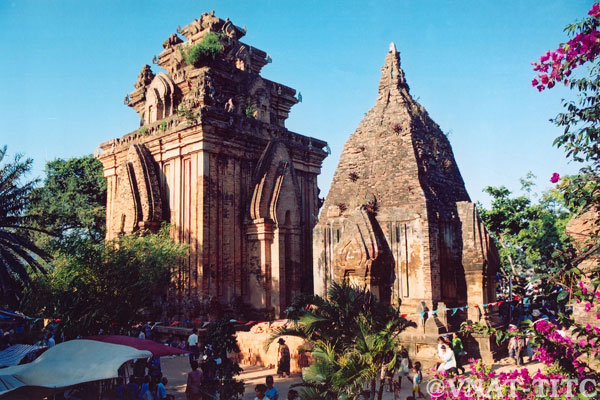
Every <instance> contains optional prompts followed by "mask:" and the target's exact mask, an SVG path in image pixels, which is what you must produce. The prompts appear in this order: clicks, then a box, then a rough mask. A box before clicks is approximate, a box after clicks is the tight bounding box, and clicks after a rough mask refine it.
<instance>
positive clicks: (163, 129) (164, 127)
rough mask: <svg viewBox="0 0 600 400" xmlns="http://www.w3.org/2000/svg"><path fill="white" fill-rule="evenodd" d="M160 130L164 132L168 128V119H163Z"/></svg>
mask: <svg viewBox="0 0 600 400" xmlns="http://www.w3.org/2000/svg"><path fill="white" fill-rule="evenodd" d="M160 130H161V131H163V132H164V131H166V130H167V121H163V122H161V123H160Z"/></svg>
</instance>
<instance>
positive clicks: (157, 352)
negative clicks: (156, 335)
mask: <svg viewBox="0 0 600 400" xmlns="http://www.w3.org/2000/svg"><path fill="white" fill-rule="evenodd" d="M86 339H88V340H97V341H100V342H104V343H113V344H121V345H125V346H131V347H133V348H135V349H138V350H147V351H149V352H151V353H152V355H153V356H155V357H164V356H173V355H179V354H187V353H189V351H188V350H181V349H177V348H175V347H170V346H166V345H164V344H160V343H156V342H154V341H152V340H148V339H138V338H136V337H132V336H121V335H106V336H104V335H103V336H90V337H86Z"/></svg>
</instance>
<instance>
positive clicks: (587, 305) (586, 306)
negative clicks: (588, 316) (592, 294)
mask: <svg viewBox="0 0 600 400" xmlns="http://www.w3.org/2000/svg"><path fill="white" fill-rule="evenodd" d="M591 309H592V305H591V304H590V303H586V304H585V308H584V310H585V312H590V310H591Z"/></svg>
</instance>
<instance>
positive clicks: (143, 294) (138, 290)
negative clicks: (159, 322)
mask: <svg viewBox="0 0 600 400" xmlns="http://www.w3.org/2000/svg"><path fill="white" fill-rule="evenodd" d="M185 254H187V246H185V245H182V244H178V243H174V242H173V241H172V239H171V238H170V237H169V227H168V226H166V225H165V226H164V227H163V228H162V229H161V230H160V231H159V232H158V233H157V234H150V233H149V232H145V231H144V232H137V233H134V234H132V235H128V236H120V237H119V238H117V239H115V240H112V241H109V242H101V243H93V242H91V241H85V242H82V243H80V244H79V246H78V247H77V248H76V249H71V251H70V252H69V253H68V254H60V255H58V256H57V257H56V258H55V259H54V269H53V270H52V271H51V273H49V274H48V275H42V276H39V277H36V278H35V279H34V280H33V282H32V287H31V288H30V289H27V291H26V292H25V296H24V301H23V304H22V309H23V310H24V311H25V312H27V313H29V314H30V315H34V316H40V317H42V316H46V317H47V316H50V317H54V318H59V319H60V320H61V322H60V326H61V329H62V330H64V332H65V333H66V334H67V336H69V337H75V336H77V335H82V336H85V335H90V334H95V333H96V332H98V329H99V328H104V329H107V328H109V327H110V328H111V329H112V330H114V331H115V332H119V330H120V329H123V330H124V331H127V329H128V328H129V327H130V326H131V325H132V324H133V323H136V322H139V321H142V320H144V318H145V316H146V315H147V313H148V312H150V313H151V314H152V313H154V314H155V315H153V316H152V317H154V318H158V315H157V314H158V313H159V312H160V309H159V308H155V303H154V301H155V299H156V298H157V297H158V296H160V295H162V294H164V293H166V292H167V289H168V287H169V284H170V282H171V268H173V267H175V266H176V265H177V264H178V262H179V261H180V259H181V257H183V256H184V255H185Z"/></svg>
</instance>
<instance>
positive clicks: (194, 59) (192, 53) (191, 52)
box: [181, 32, 225, 67]
mask: <svg viewBox="0 0 600 400" xmlns="http://www.w3.org/2000/svg"><path fill="white" fill-rule="evenodd" d="M224 49H225V46H223V43H221V35H219V34H217V33H215V32H209V33H207V34H206V36H204V38H202V40H201V41H199V42H198V43H196V44H194V45H192V46H190V47H188V48H187V49H185V50H182V51H181V53H182V56H183V58H184V59H185V62H186V63H188V65H194V66H196V67H198V66H199V64H201V63H202V62H203V61H207V60H209V59H212V60H214V59H215V58H217V56H218V55H219V54H221V53H222V52H223V50H224Z"/></svg>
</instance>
